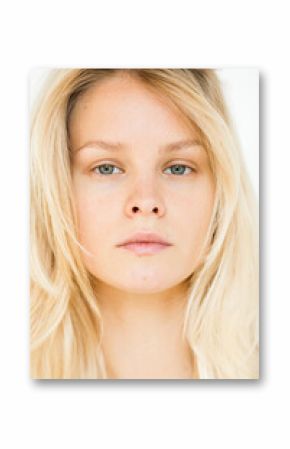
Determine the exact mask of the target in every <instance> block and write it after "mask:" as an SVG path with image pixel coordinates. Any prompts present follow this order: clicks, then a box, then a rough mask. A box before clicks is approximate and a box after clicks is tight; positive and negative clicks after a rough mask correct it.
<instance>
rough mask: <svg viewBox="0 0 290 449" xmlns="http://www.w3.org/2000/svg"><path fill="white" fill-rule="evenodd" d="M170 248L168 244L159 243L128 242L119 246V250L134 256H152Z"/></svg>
mask: <svg viewBox="0 0 290 449" xmlns="http://www.w3.org/2000/svg"><path fill="white" fill-rule="evenodd" d="M170 246H172V245H171V244H169V243H160V242H128V243H125V244H123V245H121V246H119V248H121V249H124V250H127V251H131V252H133V253H134V254H136V255H153V254H157V253H159V252H161V251H163V250H165V249H166V248H169V247H170Z"/></svg>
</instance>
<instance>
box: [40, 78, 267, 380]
mask: <svg viewBox="0 0 290 449" xmlns="http://www.w3.org/2000/svg"><path fill="white" fill-rule="evenodd" d="M256 229H257V226H256V205H255V200H254V198H253V193H252V190H251V187H250V183H249V180H248V176H247V173H246V170H245V167H244V163H243V161H242V158H241V154H240V151H239V147H238V143H237V139H236V137H235V135H234V132H233V129H232V126H231V123H230V119H229V115H228V113H227V111H226V106H225V103H224V99H223V96H222V92H221V88H220V85H219V81H218V78H217V76H216V74H215V72H214V70H201V69H184V70H183V69H68V70H55V71H53V73H52V76H51V77H50V79H49V80H48V82H47V85H46V88H45V92H44V94H43V95H42V96H41V97H40V100H39V102H38V105H37V107H36V109H35V111H34V114H33V119H32V132H31V257H32V262H31V276H32V280H31V300H32V303H31V332H32V334H31V345H32V353H31V373H32V377H34V378H48V379H72V378H74V379H87V378H91V379H254V378H257V377H258V274H257V270H258V254H257V252H258V251H257V250H258V248H257V236H256Z"/></svg>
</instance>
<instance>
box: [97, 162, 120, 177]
mask: <svg viewBox="0 0 290 449" xmlns="http://www.w3.org/2000/svg"><path fill="white" fill-rule="evenodd" d="M113 167H116V166H115V165H112V164H101V165H98V166H97V167H95V168H94V169H93V171H94V172H95V170H97V169H98V171H99V174H101V175H112V174H113V173H112V170H111V169H112V168H113ZM102 168H103V170H102Z"/></svg>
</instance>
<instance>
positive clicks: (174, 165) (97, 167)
mask: <svg viewBox="0 0 290 449" xmlns="http://www.w3.org/2000/svg"><path fill="white" fill-rule="evenodd" d="M104 165H107V166H110V167H117V166H116V165H114V164H109V163H103V164H99V165H96V166H95V167H94V168H92V169H91V171H92V172H93V173H96V169H99V168H100V167H103V166H104ZM176 166H180V167H185V168H189V169H190V170H191V173H194V172H196V170H195V169H194V168H192V167H189V166H188V165H185V164H172V165H170V166H169V167H167V168H171V167H176ZM96 174H97V175H100V176H108V175H113V174H114V173H106V174H104V173H100V172H99V173H96ZM189 174H190V173H189ZM175 175H176V176H186V175H184V174H183V173H182V174H175Z"/></svg>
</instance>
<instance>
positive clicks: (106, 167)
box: [92, 163, 194, 176]
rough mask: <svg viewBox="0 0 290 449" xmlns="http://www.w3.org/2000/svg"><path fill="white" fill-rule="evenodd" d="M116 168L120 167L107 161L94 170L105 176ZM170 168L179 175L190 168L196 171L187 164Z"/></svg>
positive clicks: (93, 170)
mask: <svg viewBox="0 0 290 449" xmlns="http://www.w3.org/2000/svg"><path fill="white" fill-rule="evenodd" d="M114 168H117V169H118V167H117V166H116V165H114V164H108V163H105V164H100V165H97V166H96V167H94V168H93V169H92V172H94V173H97V174H99V175H103V176H106V175H113V174H115V173H114ZM168 169H169V170H172V169H173V170H172V171H171V173H172V174H174V175H178V176H180V175H184V174H185V171H186V170H190V172H189V173H192V172H193V171H194V169H193V168H191V167H188V166H187V165H184V164H174V165H171V166H170V167H168V168H167V169H166V170H168ZM187 174H188V173H187Z"/></svg>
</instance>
